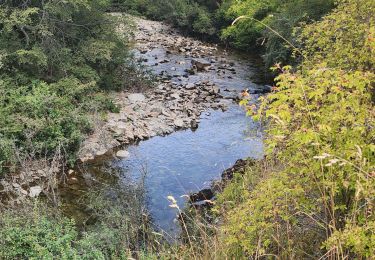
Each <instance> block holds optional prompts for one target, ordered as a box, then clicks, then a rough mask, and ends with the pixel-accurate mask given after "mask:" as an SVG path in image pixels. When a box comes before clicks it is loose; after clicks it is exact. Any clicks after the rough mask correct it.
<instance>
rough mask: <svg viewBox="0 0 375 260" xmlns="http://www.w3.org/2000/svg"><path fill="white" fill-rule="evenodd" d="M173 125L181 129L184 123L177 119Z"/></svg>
mask: <svg viewBox="0 0 375 260" xmlns="http://www.w3.org/2000/svg"><path fill="white" fill-rule="evenodd" d="M173 124H174V125H175V126H177V127H183V126H184V121H183V120H182V119H180V118H177V119H175V120H174V122H173Z"/></svg>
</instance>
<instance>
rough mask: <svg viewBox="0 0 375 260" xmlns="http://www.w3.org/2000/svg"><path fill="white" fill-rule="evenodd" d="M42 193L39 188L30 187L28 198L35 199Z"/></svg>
mask: <svg viewBox="0 0 375 260" xmlns="http://www.w3.org/2000/svg"><path fill="white" fill-rule="evenodd" d="M41 192H42V187H40V186H33V187H30V191H29V196H30V197H31V198H36V197H38V196H39V194H40V193H41Z"/></svg>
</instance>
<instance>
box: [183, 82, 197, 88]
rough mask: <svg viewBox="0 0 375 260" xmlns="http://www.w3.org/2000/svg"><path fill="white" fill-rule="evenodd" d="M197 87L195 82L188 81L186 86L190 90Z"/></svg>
mask: <svg viewBox="0 0 375 260" xmlns="http://www.w3.org/2000/svg"><path fill="white" fill-rule="evenodd" d="M194 88H196V86H195V84H194V83H188V84H187V85H186V86H185V89H188V90H191V89H194Z"/></svg>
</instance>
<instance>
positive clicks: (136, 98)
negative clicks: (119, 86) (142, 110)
mask: <svg viewBox="0 0 375 260" xmlns="http://www.w3.org/2000/svg"><path fill="white" fill-rule="evenodd" d="M128 99H129V101H130V103H132V104H134V103H138V102H143V101H145V100H146V97H145V95H143V94H142V93H134V94H130V95H129V96H128Z"/></svg>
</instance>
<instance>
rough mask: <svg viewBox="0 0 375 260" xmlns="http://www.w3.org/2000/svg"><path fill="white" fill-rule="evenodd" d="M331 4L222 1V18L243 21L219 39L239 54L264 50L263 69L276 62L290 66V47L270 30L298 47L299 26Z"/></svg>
mask: <svg viewBox="0 0 375 260" xmlns="http://www.w3.org/2000/svg"><path fill="white" fill-rule="evenodd" d="M333 3H334V1H333V0H329V1H326V0H313V1H310V0H288V1H279V0H272V1H264V0H256V1H242V2H241V3H238V2H237V1H233V0H226V1H224V3H223V4H222V5H221V10H220V13H221V15H222V16H224V17H226V19H230V20H232V21H233V20H234V19H236V18H237V17H240V16H245V18H244V19H241V20H239V21H238V23H236V24H235V25H233V26H228V27H227V28H225V29H224V30H223V31H222V34H221V37H222V39H223V40H225V41H228V42H229V43H230V44H232V45H233V46H235V47H237V48H240V49H243V50H254V49H257V48H259V47H261V46H264V61H265V63H266V67H267V68H268V67H270V66H273V65H274V64H275V63H276V62H283V63H286V62H291V61H292V60H291V55H292V51H293V48H292V46H290V44H287V43H286V41H285V40H283V39H282V38H281V37H280V36H279V35H277V34H276V33H275V32H273V31H272V30H274V31H276V32H277V33H278V34H280V35H281V36H282V37H284V38H285V39H286V40H288V41H289V42H290V43H292V44H293V45H294V46H297V47H299V45H298V44H297V42H296V35H295V33H294V32H295V30H296V29H298V27H300V25H301V23H311V22H312V21H314V20H319V19H320V17H322V15H324V14H326V13H327V12H329V11H330V10H331V9H332V8H333ZM297 34H298V33H297Z"/></svg>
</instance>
